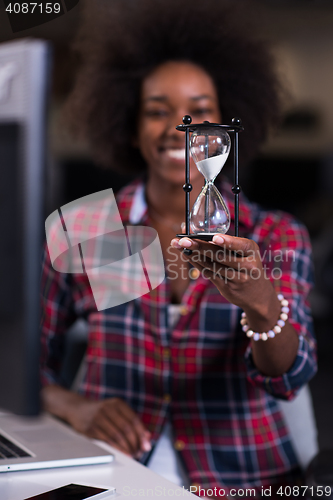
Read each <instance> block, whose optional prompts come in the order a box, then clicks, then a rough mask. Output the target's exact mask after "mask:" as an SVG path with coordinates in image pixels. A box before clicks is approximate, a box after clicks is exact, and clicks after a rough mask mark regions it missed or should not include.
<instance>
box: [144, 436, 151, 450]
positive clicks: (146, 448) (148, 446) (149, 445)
mask: <svg viewBox="0 0 333 500" xmlns="http://www.w3.org/2000/svg"><path fill="white" fill-rule="evenodd" d="M142 448H143V449H144V450H145V451H150V450H151V444H150V442H149V441H148V440H147V439H143V440H142Z"/></svg>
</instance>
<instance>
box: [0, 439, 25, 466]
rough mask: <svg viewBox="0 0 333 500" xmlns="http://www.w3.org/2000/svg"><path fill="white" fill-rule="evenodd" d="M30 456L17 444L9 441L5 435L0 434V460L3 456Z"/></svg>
mask: <svg viewBox="0 0 333 500" xmlns="http://www.w3.org/2000/svg"><path fill="white" fill-rule="evenodd" d="M21 457H31V455H29V453H27V452H26V451H25V450H22V448H20V447H19V446H17V444H15V443H13V442H12V441H9V439H7V438H6V437H5V436H3V435H2V434H0V460H1V459H3V458H21Z"/></svg>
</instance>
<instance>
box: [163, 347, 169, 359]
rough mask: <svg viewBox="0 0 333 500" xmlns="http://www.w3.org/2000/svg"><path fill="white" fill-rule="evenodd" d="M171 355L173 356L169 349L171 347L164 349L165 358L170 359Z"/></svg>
mask: <svg viewBox="0 0 333 500" xmlns="http://www.w3.org/2000/svg"><path fill="white" fill-rule="evenodd" d="M170 354H171V353H170V349H169V347H165V348H164V349H163V358H166V359H169V358H170Z"/></svg>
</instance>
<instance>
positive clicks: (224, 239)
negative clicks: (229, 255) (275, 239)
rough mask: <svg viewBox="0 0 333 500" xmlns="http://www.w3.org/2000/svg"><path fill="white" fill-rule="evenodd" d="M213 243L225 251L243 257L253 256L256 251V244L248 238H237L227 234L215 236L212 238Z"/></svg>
mask: <svg viewBox="0 0 333 500" xmlns="http://www.w3.org/2000/svg"><path fill="white" fill-rule="evenodd" d="M213 243H215V244H216V245H219V246H222V247H223V248H224V249H225V250H231V251H233V252H236V253H238V254H240V255H241V256H243V257H248V256H249V255H253V252H255V250H256V244H255V243H254V241H252V240H250V239H249V238H238V237H237V236H230V235H229V234H223V235H222V234H216V235H215V236H214V237H213Z"/></svg>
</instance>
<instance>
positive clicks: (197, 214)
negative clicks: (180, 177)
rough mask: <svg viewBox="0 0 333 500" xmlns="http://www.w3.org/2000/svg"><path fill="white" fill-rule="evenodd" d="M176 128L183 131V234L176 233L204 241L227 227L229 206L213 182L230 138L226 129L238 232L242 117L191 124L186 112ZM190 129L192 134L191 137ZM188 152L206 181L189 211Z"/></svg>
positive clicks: (221, 232)
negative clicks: (232, 153) (231, 163)
mask: <svg viewBox="0 0 333 500" xmlns="http://www.w3.org/2000/svg"><path fill="white" fill-rule="evenodd" d="M176 128H177V130H181V131H185V133H186V136H185V184H184V186H183V189H184V191H185V234H177V236H178V237H184V236H186V237H188V238H196V239H201V240H205V241H210V240H212V239H213V236H214V235H215V234H218V233H220V234H225V233H226V232H227V231H228V229H229V227H230V213H229V209H228V207H227V205H226V203H225V201H224V199H223V197H222V195H221V193H220V192H219V190H218V189H217V187H216V186H215V184H214V181H215V178H216V177H217V175H218V174H219V173H220V172H221V170H222V168H223V166H224V164H225V162H226V160H227V158H228V155H229V152H230V148H231V139H230V136H229V134H228V132H233V133H234V180H235V184H234V185H233V187H232V191H233V193H234V195H235V236H238V218H239V217H238V213H239V199H238V197H239V193H240V190H241V188H240V186H239V184H238V132H239V131H241V130H243V127H242V126H241V120H240V119H239V118H234V119H233V120H232V125H231V126H229V125H220V124H217V123H209V122H203V123H200V124H192V119H191V117H190V116H189V115H186V116H184V118H183V125H178V127H176ZM190 132H192V135H191V137H190ZM190 154H191V156H192V158H193V160H194V162H195V164H196V166H197V168H198V170H199V172H200V173H201V174H202V175H203V176H204V179H205V185H204V187H203V188H202V191H201V193H200V194H199V196H198V198H197V200H196V201H195V203H194V205H193V207H192V210H191V212H190V208H189V203H190V192H191V190H192V185H191V184H190V167H189V163H190Z"/></svg>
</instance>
